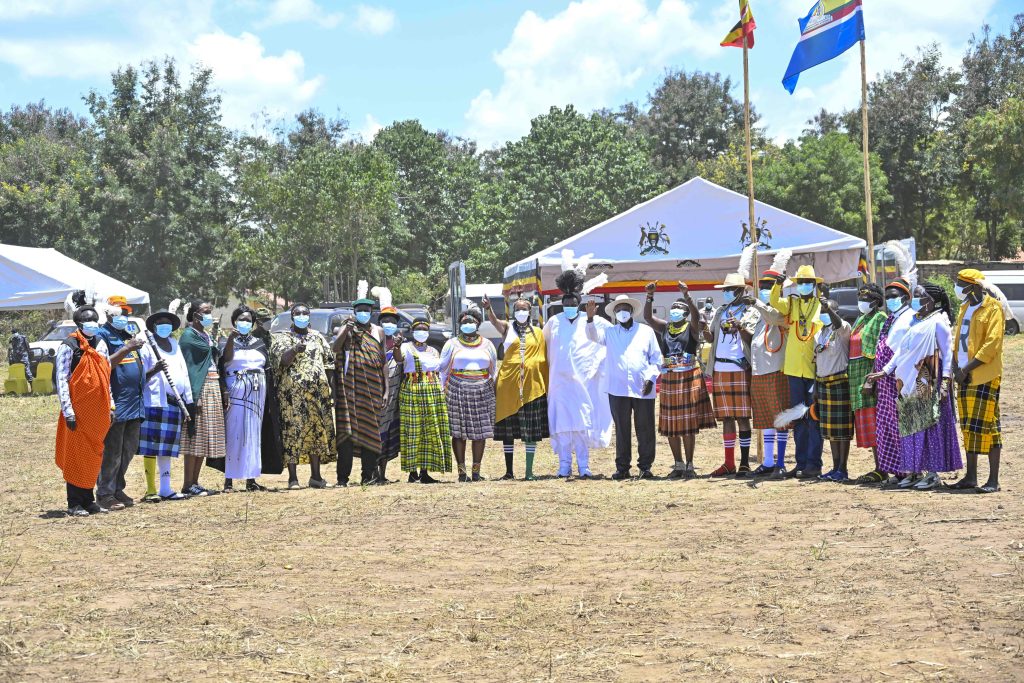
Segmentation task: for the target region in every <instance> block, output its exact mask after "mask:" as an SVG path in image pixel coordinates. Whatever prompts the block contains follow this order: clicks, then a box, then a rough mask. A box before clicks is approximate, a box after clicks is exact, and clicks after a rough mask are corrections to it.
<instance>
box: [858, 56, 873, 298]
mask: <svg viewBox="0 0 1024 683" xmlns="http://www.w3.org/2000/svg"><path fill="white" fill-rule="evenodd" d="M864 42H865V41H864V40H863V39H862V40H861V41H860V120H861V129H862V131H861V132H862V138H863V139H862V144H863V147H864V215H865V217H866V218H867V237H868V275H869V276H870V278H871V282H874V281H875V229H874V225H873V222H872V218H871V166H870V164H869V163H868V66H867V57H866V56H865V52H866V50H865V48H864Z"/></svg>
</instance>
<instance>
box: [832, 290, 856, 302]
mask: <svg viewBox="0 0 1024 683" xmlns="http://www.w3.org/2000/svg"><path fill="white" fill-rule="evenodd" d="M832 298H833V299H835V300H836V301H838V302H839V305H840V306H856V305H857V290H855V289H837V290H835V291H833V292H832Z"/></svg>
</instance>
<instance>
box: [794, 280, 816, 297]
mask: <svg viewBox="0 0 1024 683" xmlns="http://www.w3.org/2000/svg"><path fill="white" fill-rule="evenodd" d="M813 291H814V283H813V282H801V283H800V284H798V285H797V286H796V293H797V294H799V295H800V296H808V295H809V294H810V293H811V292H813Z"/></svg>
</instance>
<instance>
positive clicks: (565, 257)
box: [555, 249, 608, 296]
mask: <svg viewBox="0 0 1024 683" xmlns="http://www.w3.org/2000/svg"><path fill="white" fill-rule="evenodd" d="M574 257H575V253H574V252H573V250H572V249H563V250H562V272H561V273H560V274H559V275H558V277H556V278H555V286H556V287H558V288H559V289H560V290H562V293H563V294H576V295H577V296H578V295H580V294H589V293H590V292H592V291H594V290H595V289H597V288H598V287H601V286H603V285H604V284H605V283H607V282H608V276H607V275H606V274H604V273H601V274H600V275H597V276H595V277H593V278H591V279H590V280H587V268H589V267H590V259H592V258H593V257H594V255H593V254H584V255H583V256H581V257H580V258H579V260H578V261H576V262H575V263H573V258H574Z"/></svg>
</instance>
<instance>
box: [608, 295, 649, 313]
mask: <svg viewBox="0 0 1024 683" xmlns="http://www.w3.org/2000/svg"><path fill="white" fill-rule="evenodd" d="M619 304H629V307H630V308H632V309H633V316H634V317H635V316H637V315H639V314H640V312H641V311H643V308H644V306H643V304H641V303H640V302H639V301H638V300H637V299H634V298H632V297H631V296H629V295H628V294H619V295H618V296H617V297H615V300H614V301H612V302H611V303H609V304H608V305H607V306H605V307H604V312H605V313H606V314H607V315H608V317H609V318H614V317H615V309H616V308H617V307H618V306H619Z"/></svg>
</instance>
